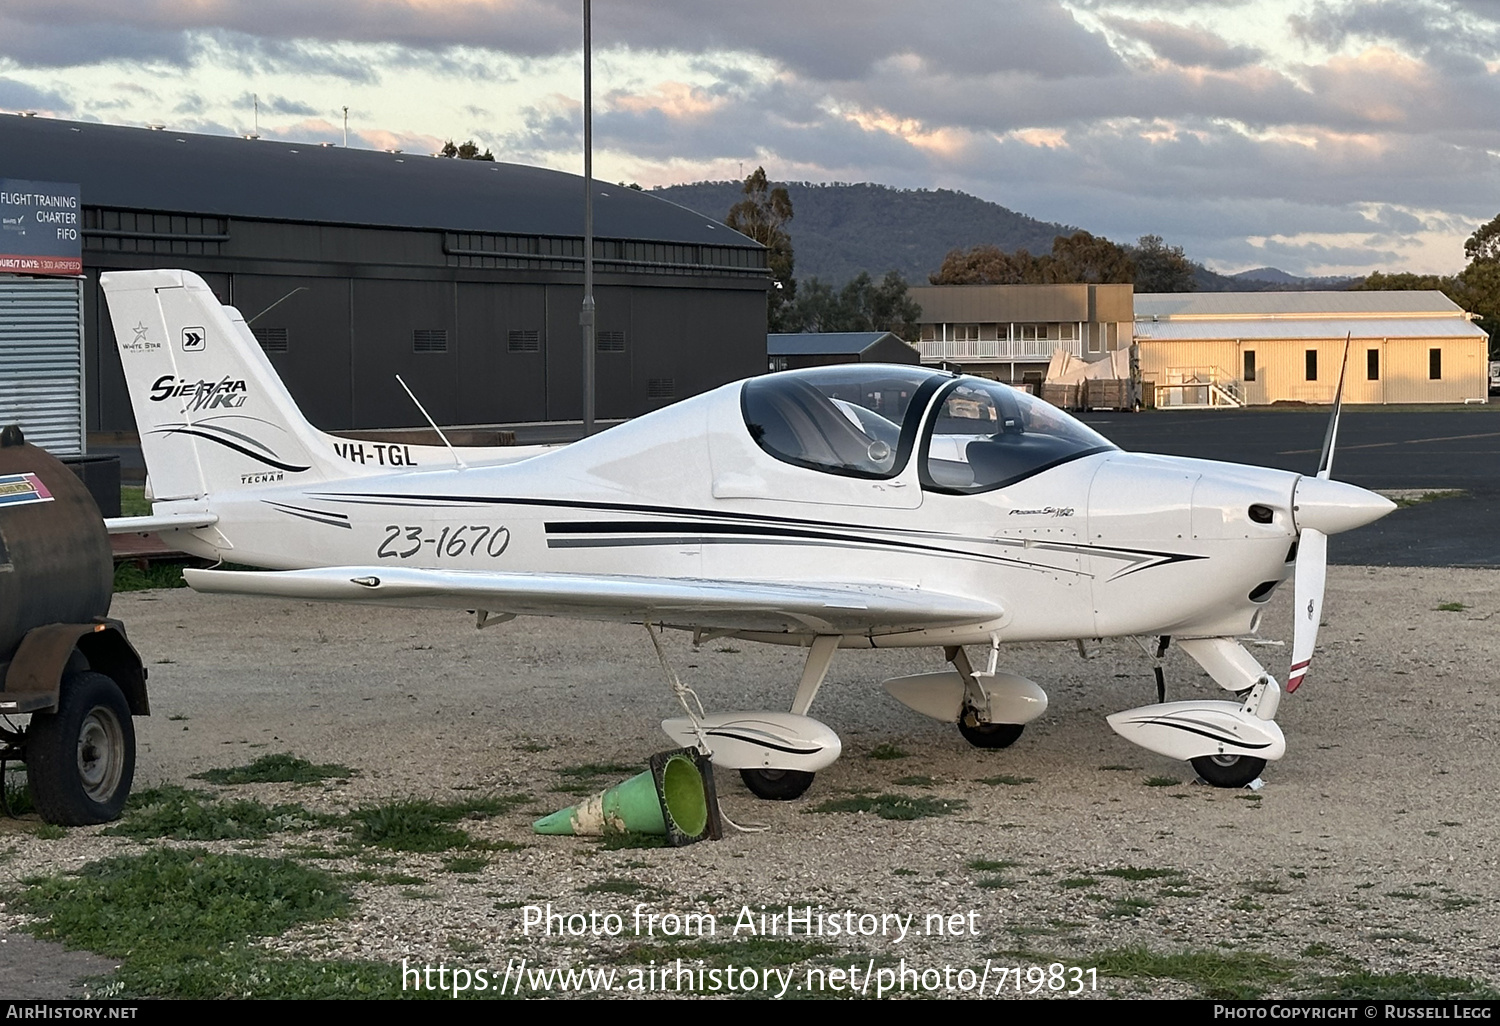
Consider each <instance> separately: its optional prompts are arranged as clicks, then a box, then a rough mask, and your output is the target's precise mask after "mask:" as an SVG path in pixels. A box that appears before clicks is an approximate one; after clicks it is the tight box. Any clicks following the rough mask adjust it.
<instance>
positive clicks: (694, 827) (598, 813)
mask: <svg viewBox="0 0 1500 1026" xmlns="http://www.w3.org/2000/svg"><path fill="white" fill-rule="evenodd" d="M664 754H665V758H663V757H661V756H658V757H657V758H654V759H652V768H651V769H650V770H648V771H647V772H645V773H640V774H637V775H636V776H633V777H631V778H630V779H629V780H626V781H624V782H623V783H619V784H616V785H615V786H614V787H611V788H609V789H608V790H606V791H604V792H602V793H600V794H597V795H595V796H594V797H592V798H590V799H588V800H587V801H585V802H580V803H579V804H577V805H574V806H572V807H570V808H566V809H561V810H559V811H558V812H554V813H553V814H552V815H550V816H545V817H543V818H542V819H539V820H537V821H536V822H535V823H533V824H532V825H531V828H532V830H534V831H536V832H537V833H539V834H566V835H574V836H579V837H599V836H605V835H611V834H630V833H635V834H654V835H656V836H658V837H660V836H663V835H666V834H668V833H669V831H668V828H667V824H668V820H669V818H670V821H671V823H672V825H673V827H674V828H675V829H674V830H673V831H672V832H671V833H672V834H673V836H674V838H675V837H676V836H678V835H681V836H683V837H684V838H691V839H693V840H697V839H699V838H700V835H703V834H704V833H705V832H706V831H707V829H708V826H709V800H708V794H707V791H706V789H705V785H704V779H703V774H702V773H700V772H699V771H698V766H697V764H696V763H697V760H695V759H694V758H693V757H692V755H691V753H688V752H669V753H664Z"/></svg>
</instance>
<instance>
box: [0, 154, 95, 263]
mask: <svg viewBox="0 0 1500 1026" xmlns="http://www.w3.org/2000/svg"><path fill="white" fill-rule="evenodd" d="M0 273H4V274H82V273H83V208H82V206H81V204H80V203H79V201H78V184H77V183H76V182H28V181H23V180H21V179H18V178H0Z"/></svg>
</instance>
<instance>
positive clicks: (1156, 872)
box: [1095, 866, 1184, 880]
mask: <svg viewBox="0 0 1500 1026" xmlns="http://www.w3.org/2000/svg"><path fill="white" fill-rule="evenodd" d="M1095 872H1097V873H1098V874H1099V875H1100V876H1112V877H1115V878H1116V879H1119V880H1161V879H1164V878H1166V877H1174V876H1182V875H1184V874H1183V872H1182V870H1180V869H1141V868H1139V867H1136V866H1125V867H1124V868H1122V869H1098V870H1095Z"/></svg>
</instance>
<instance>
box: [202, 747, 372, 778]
mask: <svg viewBox="0 0 1500 1026" xmlns="http://www.w3.org/2000/svg"><path fill="white" fill-rule="evenodd" d="M352 776H354V771H353V770H352V769H350V768H349V767H347V766H340V765H338V764H337V763H324V764H321V765H318V764H314V763H311V762H308V761H307V760H306V759H299V758H297V757H296V756H295V755H287V754H286V753H284V752H278V753H276V754H274V755H262V756H261V757H260V758H259V759H256V760H255V761H254V762H252V763H250V765H248V766H234V767H230V768H228V769H211V770H204V771H203V772H202V773H194V774H193V779H194V780H206V781H208V782H209V783H210V784H312V783H316V782H317V781H319V780H343V779H346V778H348V777H352Z"/></svg>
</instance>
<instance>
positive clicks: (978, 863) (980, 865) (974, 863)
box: [969, 859, 1021, 873]
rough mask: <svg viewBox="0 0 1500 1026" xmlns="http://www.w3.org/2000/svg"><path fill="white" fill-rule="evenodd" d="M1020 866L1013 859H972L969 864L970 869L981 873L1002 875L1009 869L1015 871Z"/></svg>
mask: <svg viewBox="0 0 1500 1026" xmlns="http://www.w3.org/2000/svg"><path fill="white" fill-rule="evenodd" d="M1020 864H1021V863H1019V862H1015V861H1013V860H1011V859H1000V860H998V861H997V860H994V859H972V860H970V862H969V868H970V869H972V870H975V871H976V872H980V873H1000V872H1004V871H1005V870H1007V869H1015V868H1016V867H1017V866H1019V865H1020Z"/></svg>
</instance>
